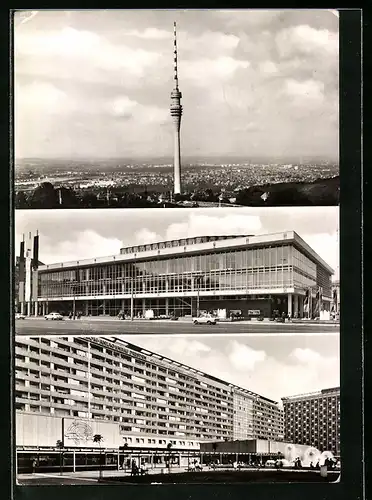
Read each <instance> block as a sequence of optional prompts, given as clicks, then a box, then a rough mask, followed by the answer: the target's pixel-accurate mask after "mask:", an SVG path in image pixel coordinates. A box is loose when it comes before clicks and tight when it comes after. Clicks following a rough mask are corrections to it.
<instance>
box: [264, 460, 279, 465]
mask: <svg viewBox="0 0 372 500" xmlns="http://www.w3.org/2000/svg"><path fill="white" fill-rule="evenodd" d="M265 467H276V460H266V462H265Z"/></svg>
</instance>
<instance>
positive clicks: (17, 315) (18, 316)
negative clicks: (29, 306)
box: [15, 313, 26, 319]
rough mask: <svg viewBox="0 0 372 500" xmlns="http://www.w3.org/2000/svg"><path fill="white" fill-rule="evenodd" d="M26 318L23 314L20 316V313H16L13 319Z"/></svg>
mask: <svg viewBox="0 0 372 500" xmlns="http://www.w3.org/2000/svg"><path fill="white" fill-rule="evenodd" d="M25 318H26V316H25V315H24V314H21V313H16V315H15V319H25Z"/></svg>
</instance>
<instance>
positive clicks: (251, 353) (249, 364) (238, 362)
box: [228, 341, 266, 371]
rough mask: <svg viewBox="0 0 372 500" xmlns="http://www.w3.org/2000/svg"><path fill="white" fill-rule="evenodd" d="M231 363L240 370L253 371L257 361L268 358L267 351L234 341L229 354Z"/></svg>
mask: <svg viewBox="0 0 372 500" xmlns="http://www.w3.org/2000/svg"><path fill="white" fill-rule="evenodd" d="M228 359H229V361H230V363H231V364H232V365H233V366H234V367H235V368H236V369H237V370H239V371H252V370H254V368H255V366H256V364H257V363H260V362H262V361H264V360H265V359H266V353H265V351H256V350H254V349H252V348H251V347H249V346H247V345H244V344H241V343H239V342H237V341H233V342H231V344H230V353H229V355H228Z"/></svg>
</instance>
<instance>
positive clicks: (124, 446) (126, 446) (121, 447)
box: [119, 443, 128, 471]
mask: <svg viewBox="0 0 372 500" xmlns="http://www.w3.org/2000/svg"><path fill="white" fill-rule="evenodd" d="M127 449H128V443H124V444H123V446H120V447H119V451H122V452H123V469H124V471H126V468H127V465H126V462H125V452H126V450H127Z"/></svg>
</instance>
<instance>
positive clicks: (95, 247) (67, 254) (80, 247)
mask: <svg viewBox="0 0 372 500" xmlns="http://www.w3.org/2000/svg"><path fill="white" fill-rule="evenodd" d="M71 236H76V237H75V238H72V237H70V239H66V240H64V241H59V242H55V239H54V238H50V237H49V236H48V235H47V234H43V233H42V232H40V241H42V246H41V247H40V260H41V261H42V262H43V263H44V264H55V263H58V262H66V261H74V260H83V259H91V258H95V257H107V256H109V255H117V254H118V253H119V252H120V248H121V246H122V245H121V241H120V240H118V239H116V238H106V237H104V236H101V235H100V234H98V233H97V232H95V231H93V230H89V229H88V230H85V231H82V232H80V233H78V235H75V234H74V233H72V235H71ZM67 238H68V236H67Z"/></svg>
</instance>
